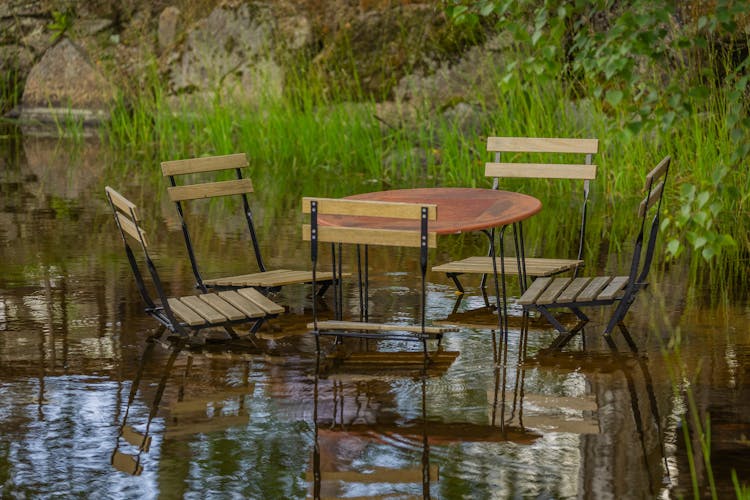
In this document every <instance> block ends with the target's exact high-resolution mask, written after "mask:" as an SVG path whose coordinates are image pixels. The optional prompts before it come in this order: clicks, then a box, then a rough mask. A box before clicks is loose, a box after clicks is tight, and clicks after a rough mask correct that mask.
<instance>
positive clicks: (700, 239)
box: [693, 236, 708, 250]
mask: <svg viewBox="0 0 750 500" xmlns="http://www.w3.org/2000/svg"><path fill="white" fill-rule="evenodd" d="M707 242H708V240H707V239H706V238H705V237H704V236H696V237H695V239H694V240H693V248H695V249H696V250H698V249H700V248H701V247H702V246H704V245H705V244H706V243H707Z"/></svg>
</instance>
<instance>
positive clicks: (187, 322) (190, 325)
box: [106, 187, 284, 337]
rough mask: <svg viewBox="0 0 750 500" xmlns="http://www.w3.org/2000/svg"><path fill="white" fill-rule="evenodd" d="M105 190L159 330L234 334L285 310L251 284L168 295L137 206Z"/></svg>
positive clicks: (253, 328)
mask: <svg viewBox="0 0 750 500" xmlns="http://www.w3.org/2000/svg"><path fill="white" fill-rule="evenodd" d="M106 194H107V199H108V200H109V203H110V205H111V207H112V211H113V213H114V217H115V222H116V223H117V227H118V229H119V230H120V234H121V236H122V241H123V243H124V245H125V253H126V254H127V256H128V261H129V263H130V267H131V268H132V270H133V275H134V276H135V281H136V285H137V287H138V291H139V292H140V294H141V297H142V298H143V301H144V302H145V303H146V313H148V314H150V315H151V316H152V317H154V318H155V319H156V320H157V321H158V322H159V323H161V325H162V328H161V331H163V329H164V328H165V327H166V328H168V329H169V331H170V332H172V333H175V334H179V335H181V336H183V337H188V336H191V335H192V334H195V333H197V332H199V331H200V330H202V329H204V328H208V327H221V328H224V329H225V330H226V331H227V333H229V335H230V336H236V334H235V333H234V330H233V329H232V327H233V326H235V325H239V324H246V323H252V327H251V332H254V331H256V330H257V329H258V328H259V327H260V325H261V324H262V322H263V320H264V319H266V318H268V317H270V316H274V315H276V314H279V313H281V312H283V311H284V308H283V307H281V306H279V305H278V304H275V303H274V302H273V301H271V300H270V299H268V298H267V297H265V296H263V295H262V294H261V293H260V292H258V291H257V290H255V289H253V288H245V289H240V290H228V291H224V292H219V293H206V294H202V295H197V296H195V295H191V296H186V297H171V298H168V297H167V296H166V294H165V292H164V289H163V288H162V283H161V279H160V278H159V273H158V272H157V271H156V267H155V266H154V263H153V261H152V260H151V257H150V256H149V253H148V244H147V242H146V235H145V232H144V231H143V229H142V228H141V225H140V219H139V218H138V215H137V212H136V206H135V205H134V204H133V203H131V202H130V201H129V200H127V199H126V198H125V197H124V196H122V195H121V194H119V193H118V192H117V191H115V190H114V189H112V188H110V187H107V188H106ZM128 237H130V238H133V239H134V240H136V241H137V242H138V243H139V245H140V246H141V249H142V250H143V255H144V258H145V261H146V267H147V268H148V272H149V275H150V276H151V282H152V285H153V288H154V289H155V290H156V294H157V296H158V298H157V300H154V299H153V298H152V297H151V294H150V293H149V292H148V290H147V287H146V282H145V280H144V278H143V274H141V271H140V267H139V265H138V263H137V261H136V258H135V254H134V253H133V251H132V250H131V248H130V245H129V244H128ZM161 331H160V333H161Z"/></svg>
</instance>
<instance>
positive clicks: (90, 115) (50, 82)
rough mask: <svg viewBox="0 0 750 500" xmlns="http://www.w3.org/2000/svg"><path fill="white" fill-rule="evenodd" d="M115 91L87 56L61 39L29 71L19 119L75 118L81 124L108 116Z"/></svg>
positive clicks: (73, 45)
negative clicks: (81, 121)
mask: <svg viewBox="0 0 750 500" xmlns="http://www.w3.org/2000/svg"><path fill="white" fill-rule="evenodd" d="M113 97H114V91H113V88H112V86H111V85H110V83H109V82H108V81H107V80H106V79H105V78H104V76H103V75H102V74H101V73H100V72H99V71H98V70H97V69H96V67H94V65H92V63H91V62H90V61H89V59H88V57H87V56H86V54H85V53H84V52H83V51H82V50H81V49H80V48H79V47H78V46H77V45H75V44H74V43H73V42H71V41H70V40H68V39H67V38H63V39H62V40H61V41H60V42H59V43H58V44H56V45H55V46H53V47H52V48H50V49H49V50H48V51H47V52H45V54H44V56H42V58H41V60H40V61H39V62H38V63H37V64H36V65H35V66H34V67H33V68H32V69H31V72H30V73H29V76H28V78H27V79H26V87H25V89H24V93H23V98H22V101H21V110H20V115H21V118H26V119H36V120H41V121H55V120H58V119H59V117H60V116H71V115H72V116H74V117H77V118H79V119H81V120H83V122H84V123H93V122H98V121H100V120H102V119H106V118H107V117H108V110H109V108H110V107H111V105H112V100H113Z"/></svg>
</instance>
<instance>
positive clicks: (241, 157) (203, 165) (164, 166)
mask: <svg viewBox="0 0 750 500" xmlns="http://www.w3.org/2000/svg"><path fill="white" fill-rule="evenodd" d="M247 165H248V163H247V156H246V155H245V153H236V154H231V155H223V156H206V157H204V158H190V159H185V160H170V161H163V162H161V172H162V175H164V176H165V177H166V176H168V175H182V174H197V173H201V172H213V171H216V170H226V169H229V168H243V167H247Z"/></svg>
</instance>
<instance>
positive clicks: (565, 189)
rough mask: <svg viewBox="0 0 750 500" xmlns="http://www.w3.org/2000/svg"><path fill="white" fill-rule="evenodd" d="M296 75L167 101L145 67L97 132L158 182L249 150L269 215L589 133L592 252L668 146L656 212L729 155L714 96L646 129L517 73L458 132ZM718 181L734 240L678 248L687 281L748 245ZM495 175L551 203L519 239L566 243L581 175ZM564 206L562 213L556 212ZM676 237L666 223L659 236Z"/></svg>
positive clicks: (730, 271)
mask: <svg viewBox="0 0 750 500" xmlns="http://www.w3.org/2000/svg"><path fill="white" fill-rule="evenodd" d="M498 78H499V77H498ZM292 80H293V81H292V82H291V84H290V85H288V89H287V90H286V93H285V96H284V97H283V98H274V97H266V98H264V99H261V101H260V102H258V103H247V102H230V101H223V100H221V99H214V100H212V101H210V102H203V103H200V102H197V101H195V100H190V99H187V98H183V100H182V102H181V103H180V104H178V105H177V106H175V105H174V104H172V105H171V106H170V105H169V104H168V99H167V96H166V93H165V91H164V88H163V86H162V85H161V84H160V82H159V80H158V78H157V77H156V76H155V75H152V78H151V79H150V81H149V82H150V83H149V84H148V85H147V89H148V90H147V92H144V93H143V94H140V95H138V96H134V97H131V98H130V99H125V98H121V99H120V100H119V101H118V104H117V106H116V108H115V109H114V111H113V113H112V115H113V117H112V121H111V122H110V123H109V124H108V125H107V126H106V128H105V129H104V130H103V131H102V135H103V138H104V139H105V141H106V142H107V143H108V144H109V145H110V147H111V149H112V150H113V151H114V152H116V156H119V155H122V157H123V158H122V161H116V162H115V163H116V164H120V165H123V167H120V170H121V171H122V169H124V171H123V172H122V173H123V174H125V175H132V173H133V172H132V170H133V169H134V168H136V169H139V170H140V173H141V174H143V175H144V178H146V179H153V182H155V183H161V182H162V180H161V178H160V172H159V168H158V164H159V162H160V161H162V160H166V159H176V158H187V157H195V156H204V155H214V154H227V153H235V152H246V153H247V154H248V157H249V158H250V162H251V164H252V177H253V181H254V183H255V185H256V189H257V191H258V197H259V198H260V201H261V202H262V203H264V206H265V207H267V213H270V214H271V215H273V214H282V213H288V212H289V210H290V209H291V208H293V207H296V206H297V202H298V199H299V197H301V196H303V195H313V194H314V195H324V196H342V195H345V194H351V193H355V192H363V191H368V190H380V189H386V188H399V187H413V186H433V185H457V186H489V185H490V181H489V180H488V179H485V178H484V177H483V163H484V162H485V161H487V160H490V158H489V155H488V154H487V153H485V151H484V149H485V144H484V141H485V139H486V136H487V135H500V136H503V135H506V136H540V137H597V138H599V140H600V153H599V154H598V155H597V156H596V158H595V163H596V164H597V165H598V166H599V173H598V178H597V179H596V181H595V182H594V184H593V187H592V191H593V193H592V205H591V218H590V224H591V226H590V231H589V239H588V241H587V244H588V245H589V253H588V255H587V257H588V258H591V259H596V258H598V253H599V252H600V251H608V252H619V251H620V250H622V249H623V246H624V247H627V245H628V243H629V240H630V237H631V236H632V235H633V234H634V231H635V227H634V223H633V222H632V221H633V218H632V217H631V214H632V213H633V211H634V209H635V208H634V207H635V203H636V199H635V198H636V196H637V195H639V194H640V190H641V189H642V185H643V181H644V177H645V174H646V173H647V172H648V170H650V169H651V168H652V167H653V166H654V165H655V164H656V163H657V162H658V161H659V160H660V159H661V158H662V157H663V156H664V155H667V154H670V155H672V157H673V167H672V170H671V179H670V181H669V187H668V191H667V197H666V201H665V203H666V205H665V206H666V210H667V211H668V212H671V213H673V214H674V213H676V212H677V211H679V210H680V208H681V207H680V204H681V202H680V200H679V194H678V193H679V186H680V185H681V184H683V183H692V184H695V185H696V186H699V187H700V186H704V187H710V185H711V176H712V174H713V172H714V171H715V170H716V168H717V166H720V165H731V159H730V157H731V154H732V144H733V142H732V139H731V137H730V130H729V127H727V125H726V124H725V122H724V121H723V120H722V119H721V117H722V116H724V115H725V113H724V110H722V109H721V106H722V103H723V102H724V101H723V99H722V98H721V95H718V96H713V97H712V98H711V99H709V100H707V101H706V102H705V103H696V105H695V106H694V111H693V112H692V113H691V114H689V115H687V116H686V117H685V118H682V119H678V120H677V121H675V122H674V123H673V125H672V127H671V129H669V130H668V131H663V130H660V129H653V130H650V131H648V132H643V133H641V134H640V135H637V136H634V135H632V134H629V133H627V132H626V131H625V130H624V128H623V127H622V123H623V120H624V119H625V117H621V116H618V115H617V111H616V110H615V111H612V110H611V109H605V108H604V107H603V105H602V104H601V103H600V102H598V101H596V100H589V99H578V100H571V99H570V98H569V96H568V93H567V91H566V89H565V88H564V87H563V85H562V84H557V85H555V84H546V85H544V86H542V85H541V84H535V83H533V82H528V81H523V80H522V78H521V77H520V76H519V78H517V79H510V80H509V81H507V82H505V83H503V84H501V85H500V84H499V85H497V86H496V87H495V90H494V92H493V93H489V94H487V93H486V92H482V91H480V90H479V89H477V90H476V92H475V94H476V95H475V99H474V100H473V102H472V104H473V105H474V106H475V107H476V108H477V109H478V110H479V113H478V121H479V131H478V132H468V133H467V132H463V131H462V130H461V129H460V128H459V127H458V126H457V125H456V124H455V123H452V122H451V121H450V120H448V119H446V118H445V117H443V115H442V114H441V113H439V112H436V111H435V110H428V109H423V110H417V112H418V119H417V121H416V125H414V126H410V127H406V126H386V125H384V124H383V123H382V122H381V121H379V120H378V119H377V118H376V116H375V115H376V105H375V103H373V102H372V101H370V100H367V99H363V98H362V97H361V96H356V95H355V96H352V95H340V96H331V95H330V92H325V91H324V90H323V88H322V86H321V85H317V84H316V83H315V80H314V79H307V78H306V77H303V76H299V77H298V80H297V81H294V78H292ZM311 82H312V83H311ZM698 104H700V105H698ZM530 159H533V158H530ZM559 160H560V161H565V160H566V158H565V157H563V156H561V157H560V158H559ZM724 182H725V183H726V184H727V185H729V186H733V187H734V188H735V189H732V190H726V191H724V192H722V193H721V202H722V207H721V208H722V210H721V211H720V213H718V214H717V215H716V221H715V226H714V229H716V230H720V231H722V232H724V233H728V234H730V235H732V236H733V237H734V239H735V240H736V241H737V243H738V244H737V246H736V247H733V248H728V249H726V251H725V252H724V253H723V254H721V255H719V256H718V258H714V259H713V260H712V262H711V263H710V264H708V265H707V264H705V263H704V262H703V260H702V258H701V257H700V254H699V253H697V252H696V253H688V255H687V256H686V258H688V259H690V261H691V262H692V266H691V269H693V274H694V279H695V280H700V279H710V280H711V281H712V282H716V283H727V282H728V283H730V284H731V283H733V281H732V280H733V279H734V278H735V277H739V276H741V275H742V273H743V272H746V270H747V253H746V250H743V249H746V248H747V247H748V244H749V242H748V236H747V234H748V227H747V226H748V222H747V221H748V220H750V217H747V212H748V206H747V205H748V195H747V194H746V193H748V192H750V177H749V176H747V175H746V173H745V172H744V171H743V169H741V168H734V169H731V170H730V171H729V173H728V175H727V177H726V178H725V179H724ZM502 186H503V187H505V188H507V189H512V190H521V191H525V192H528V193H533V194H534V195H536V196H538V197H539V198H540V199H542V200H543V201H544V202H545V203H546V206H547V207H548V208H554V210H549V209H548V210H546V211H543V212H542V214H541V215H540V216H538V217H537V218H536V220H535V223H534V224H533V225H530V228H529V230H528V231H529V232H528V236H529V239H528V240H527V241H531V242H536V243H534V244H535V245H537V246H541V245H543V246H545V247H550V248H551V247H557V248H560V249H561V250H566V249H565V248H564V247H565V246H566V244H567V245H568V246H569V247H570V246H574V241H575V231H576V225H577V223H578V217H577V209H576V207H575V206H571V205H570V203H571V202H570V201H569V200H571V189H573V190H575V199H578V196H579V195H578V191H579V190H580V187H579V186H578V185H575V184H571V183H569V182H558V181H549V182H547V181H537V182H529V181H525V182H504V183H503V184H502ZM558 207H559V209H558ZM560 210H567V212H565V213H568V214H570V216H569V217H568V216H566V217H565V218H562V219H561V218H560V216H559V213H560ZM542 235H544V237H542ZM679 236H680V235H678V234H675V232H674V231H673V232H672V233H668V234H667V235H665V239H668V238H676V237H679ZM542 240H543V242H542ZM571 240H573V243H570V242H571ZM540 242H542V243H540ZM561 247H562V248H561ZM540 250H541V249H540Z"/></svg>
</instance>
